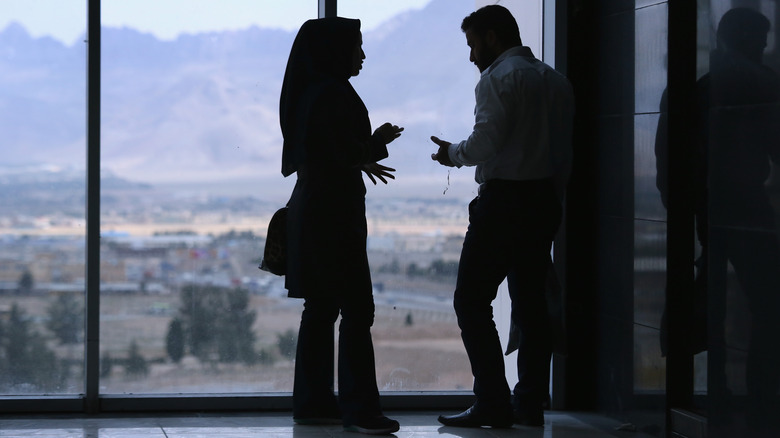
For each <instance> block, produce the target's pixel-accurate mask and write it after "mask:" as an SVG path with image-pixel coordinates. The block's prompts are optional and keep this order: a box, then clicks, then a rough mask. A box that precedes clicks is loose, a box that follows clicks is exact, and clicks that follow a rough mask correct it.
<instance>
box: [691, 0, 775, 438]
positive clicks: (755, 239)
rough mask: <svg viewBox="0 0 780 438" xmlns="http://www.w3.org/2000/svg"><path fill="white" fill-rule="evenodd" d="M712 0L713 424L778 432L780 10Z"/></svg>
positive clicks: (708, 88)
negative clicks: (779, 39)
mask: <svg viewBox="0 0 780 438" xmlns="http://www.w3.org/2000/svg"><path fill="white" fill-rule="evenodd" d="M703 3H704V4H705V8H704V12H705V14H706V15H704V19H703V20H701V22H700V23H699V26H700V29H699V34H700V35H702V36H703V38H702V40H703V41H700V47H701V50H702V51H703V52H704V53H703V54H702V56H700V58H699V59H700V61H701V62H700V65H699V71H700V74H701V76H700V78H699V81H698V88H697V90H698V91H699V93H700V97H699V101H700V103H701V106H700V113H701V115H700V118H701V120H702V124H701V126H700V130H699V133H698V134H699V136H700V139H701V144H702V147H701V148H700V149H701V150H699V151H697V152H698V153H697V155H696V157H697V158H699V160H700V161H699V162H697V163H695V165H696V164H698V168H699V169H702V172H701V175H699V177H700V178H699V180H698V181H697V183H698V186H697V188H699V189H700V190H699V192H697V194H699V193H701V194H702V196H701V199H700V200H699V201H700V202H698V203H697V207H698V206H701V208H699V209H697V211H696V213H697V215H698V217H697V219H698V220H700V223H701V224H703V225H706V228H705V227H700V228H699V230H698V231H702V232H701V233H700V234H699V236H698V238H699V241H700V243H701V246H702V248H703V252H704V254H703V255H704V257H702V260H701V268H702V273H703V274H704V275H703V277H702V280H703V281H705V283H704V284H705V286H706V291H707V295H706V309H707V311H708V313H707V324H708V329H709V330H708V337H707V341H708V342H707V357H706V360H707V367H706V373H707V374H706V375H707V379H708V380H707V383H708V387H707V390H708V392H707V394H708V399H707V404H708V406H709V408H710V419H711V420H710V425H711V426H712V427H714V428H719V429H718V430H719V431H723V430H728V431H729V433H731V434H734V435H742V436H758V435H763V436H777V434H778V433H779V431H780V426H779V424H778V423H777V421H776V414H777V404H776V402H777V397H778V393H779V392H778V391H780V388H779V387H778V381H779V380H780V371H778V370H780V349H778V348H777V336H778V334H780V319H778V318H777V309H778V308H780V295H778V293H777V292H778V290H779V289H780V276H778V272H780V241H779V240H778V224H780V209H778V207H780V190H779V188H780V179H778V173H777V172H778V164H779V163H780V150H779V149H778V144H780V143H778V141H779V140H780V133H779V132H778V128H777V127H778V123H777V120H778V116H780V77H779V76H778V72H780V52H778V36H779V35H780V34H779V33H778V32H777V25H778V23H780V20H779V19H780V9H778V7H777V2H776V1H774V0H757V1H754V2H736V1H725V0H710V1H706V2H703ZM740 6H743V7H740ZM705 190H706V194H705ZM705 196H706V197H705ZM759 431H760V433H759ZM710 435H715V434H713V433H711V434H710ZM718 436H724V435H718Z"/></svg>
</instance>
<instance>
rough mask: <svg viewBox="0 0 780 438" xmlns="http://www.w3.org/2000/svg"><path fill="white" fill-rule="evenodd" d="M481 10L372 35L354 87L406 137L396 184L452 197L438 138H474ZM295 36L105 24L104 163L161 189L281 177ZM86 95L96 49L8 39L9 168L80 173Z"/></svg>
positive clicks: (440, 5) (413, 13)
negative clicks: (157, 31)
mask: <svg viewBox="0 0 780 438" xmlns="http://www.w3.org/2000/svg"><path fill="white" fill-rule="evenodd" d="M472 9H473V1H472V0H433V1H431V2H430V3H429V4H428V5H427V6H426V7H425V8H423V9H419V10H409V11H407V12H404V13H402V14H400V15H398V16H395V17H393V18H392V19H390V20H388V21H387V22H385V23H384V24H383V25H381V26H379V27H378V28H376V29H374V30H371V31H367V32H365V33H364V35H363V40H364V44H363V49H364V51H365V52H366V56H367V59H366V60H365V62H364V64H363V70H362V71H361V73H360V75H359V76H358V77H356V78H353V79H352V83H353V85H354V86H355V88H356V90H357V91H358V93H359V94H360V95H361V97H362V98H363V100H364V101H365V103H366V106H367V107H368V109H369V114H370V117H371V119H372V124H373V125H374V126H375V127H376V126H379V125H380V124H381V123H383V122H385V121H390V122H392V123H395V124H398V125H401V126H404V127H405V128H406V129H405V132H404V134H403V136H402V137H401V138H400V139H398V140H396V141H395V142H394V143H393V144H391V145H390V146H389V148H390V151H391V152H390V154H391V156H390V158H388V159H387V160H386V163H385V164H387V165H389V166H392V167H395V168H396V169H398V171H397V173H396V177H397V181H403V182H401V183H400V185H399V184H396V186H400V187H404V184H406V186H405V187H407V188H408V189H413V188H414V187H415V185H416V184H418V183H420V184H422V183H426V182H431V181H435V182H434V184H435V185H436V187H437V189H436V190H437V191H438V193H441V190H440V189H443V188H444V187H445V186H446V184H447V179H448V178H450V174H449V172H448V171H447V169H444V168H442V167H441V166H439V165H438V164H436V163H434V162H432V161H431V159H430V153H431V152H433V151H434V150H435V146H434V145H433V143H432V142H430V140H429V137H430V136H431V135H437V136H440V137H442V138H444V139H448V140H451V141H456V140H460V139H462V138H463V137H464V136H466V135H468V133H469V132H470V129H471V126H472V124H473V106H474V97H473V88H474V85H475V83H476V80H477V78H478V73H477V70H476V69H475V67H474V66H473V65H471V63H470V62H469V60H468V54H469V53H468V47H467V46H466V44H465V38H464V37H463V34H462V32H461V31H460V28H459V26H460V21H461V20H462V18H463V17H464V16H465V15H466V14H468V13H469V12H470V11H471V10H472ZM358 18H359V17H358ZM294 37H295V32H287V31H283V30H278V29H267V28H258V27H250V28H247V29H243V30H235V31H223V32H209V33H200V34H194V35H181V36H179V37H178V38H176V39H175V40H172V41H164V40H160V39H157V38H155V37H154V36H153V35H151V34H145V33H142V32H139V31H137V30H134V29H130V28H110V27H104V28H103V30H102V55H101V57H102V64H101V75H102V81H101V95H102V98H101V107H102V108H101V119H102V122H101V156H102V163H101V164H102V167H103V168H105V169H110V171H111V172H113V173H114V174H116V175H117V176H119V177H121V178H125V179H128V180H132V181H138V182H143V183H151V184H187V183H199V184H206V185H208V184H211V183H214V184H216V183H224V182H226V181H241V182H242V183H243V184H250V185H254V184H257V185H258V186H261V185H263V184H275V182H279V181H281V180H282V177H281V174H280V171H279V169H280V157H281V141H282V139H281V132H280V129H279V122H278V102H279V92H280V89H281V82H282V77H283V75H284V69H285V66H286V62H287V56H288V54H289V50H290V47H291V45H292V41H293V39H294ZM85 95H86V44H82V43H76V44H74V45H73V46H67V45H64V44H62V43H60V42H58V41H56V40H54V39H52V38H48V37H42V38H33V37H31V36H30V35H29V34H28V32H27V31H26V30H25V29H24V28H23V27H22V26H21V25H19V24H11V25H9V26H8V27H6V28H5V29H4V30H2V31H1V32H0V132H3V134H4V135H3V137H2V139H1V140H0V144H2V147H0V150H1V151H2V152H0V163H3V164H5V165H30V164H40V163H43V164H46V165H56V166H69V167H76V168H79V167H82V168H83V166H84V161H85V157H86V153H85V147H86V140H85V132H86V131H85V118H86V117H85V111H86V98H85ZM472 175H473V173H472V171H471V170H469V169H460V170H453V171H452V178H453V179H461V180H470V179H471V178H472ZM280 184H282V185H283V186H285V185H287V186H288V185H289V183H280Z"/></svg>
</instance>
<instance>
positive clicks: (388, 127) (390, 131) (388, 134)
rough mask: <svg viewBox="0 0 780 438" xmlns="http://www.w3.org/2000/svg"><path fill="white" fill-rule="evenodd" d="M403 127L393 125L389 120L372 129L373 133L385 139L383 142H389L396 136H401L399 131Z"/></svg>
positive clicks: (401, 130)
mask: <svg viewBox="0 0 780 438" xmlns="http://www.w3.org/2000/svg"><path fill="white" fill-rule="evenodd" d="M403 130H404V128H402V127H400V126H398V125H393V124H391V123H390V122H387V123H385V124H383V125H382V126H380V127H378V128H376V130H375V131H374V134H379V135H380V136H381V137H382V139H383V140H384V141H385V144H389V143H390V142H392V141H393V140H395V139H396V138H398V137H400V136H401V132H403Z"/></svg>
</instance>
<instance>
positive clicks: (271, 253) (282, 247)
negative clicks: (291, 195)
mask: <svg viewBox="0 0 780 438" xmlns="http://www.w3.org/2000/svg"><path fill="white" fill-rule="evenodd" d="M259 268H260V269H262V270H263V271H266V272H270V273H272V274H275V275H284V274H286V273H287V206H286V205H285V206H284V207H282V208H280V209H279V210H276V213H274V214H273V216H271V221H270V222H268V232H267V233H266V237H265V249H264V250H263V258H262V259H261V260H260V266H259Z"/></svg>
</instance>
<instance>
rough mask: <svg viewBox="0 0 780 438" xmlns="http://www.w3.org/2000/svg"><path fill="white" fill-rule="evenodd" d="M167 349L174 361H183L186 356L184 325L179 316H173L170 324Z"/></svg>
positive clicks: (166, 341) (166, 339)
mask: <svg viewBox="0 0 780 438" xmlns="http://www.w3.org/2000/svg"><path fill="white" fill-rule="evenodd" d="M165 350H166V351H167V352H168V357H170V358H171V360H172V361H173V362H174V363H179V362H181V359H182V358H183V357H184V325H183V324H182V322H181V319H179V318H173V319H172V320H171V323H170V324H169V325H168V334H167V335H166V337H165Z"/></svg>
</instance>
